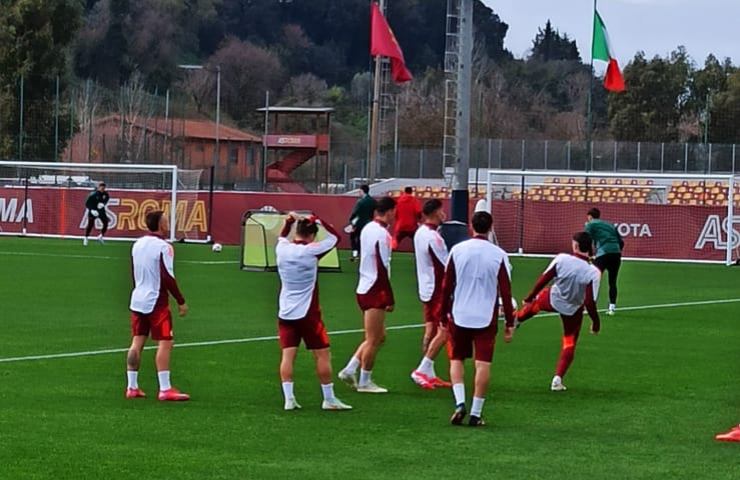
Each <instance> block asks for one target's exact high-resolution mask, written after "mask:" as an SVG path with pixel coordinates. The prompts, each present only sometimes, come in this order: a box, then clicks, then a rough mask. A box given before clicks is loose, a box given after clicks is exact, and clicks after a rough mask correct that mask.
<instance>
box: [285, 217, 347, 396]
mask: <svg viewBox="0 0 740 480" xmlns="http://www.w3.org/2000/svg"><path fill="white" fill-rule="evenodd" d="M296 221H297V224H296V234H295V239H294V240H293V241H292V242H291V241H289V240H288V234H290V230H291V227H292V226H293V224H294V223H296ZM319 225H324V228H326V231H327V236H326V238H325V239H324V240H322V241H320V242H314V240H316V234H317V233H318V232H319V227H318V226H319ZM338 239H339V236H338V235H337V232H336V231H335V230H334V228H332V226H331V225H329V224H328V223H323V224H322V223H321V220H319V219H317V218H315V217H311V218H302V219H300V220H299V219H298V217H297V216H296V215H295V214H293V213H291V214H290V215H289V216H288V218H287V219H286V221H285V226H284V227H283V231H282V233H281V234H280V238H279V239H278V244H277V247H276V248H275V254H276V258H277V268H278V274H279V275H280V283H281V287H280V300H279V307H280V312H279V313H278V333H279V338H280V347H281V348H282V351H283V353H282V360H281V361H280V379H281V381H282V384H283V395H284V396H285V410H295V409H297V408H301V406H300V405H299V404H298V402H296V399H295V396H294V395H293V364H294V363H295V358H296V354H297V353H298V346H299V345H300V344H301V340H303V341H304V343H305V344H306V348H307V349H309V350H311V351H312V352H313V355H314V359H315V360H316V374H317V375H318V377H319V381H320V382H321V391H322V393H323V395H324V401H323V403H322V404H321V408H322V409H324V410H350V409H351V408H352V407H350V406H349V405H346V404H344V403H342V402H341V401H340V400H339V399H338V398H337V397H335V396H334V384H333V383H332V381H331V377H332V373H331V352H330V350H329V336H328V335H327V333H326V328H325V327H324V322H323V321H322V319H321V307H320V306H319V285H318V280H319V277H318V269H319V260H320V259H321V257H323V256H324V255H326V254H327V253H329V252H330V251H331V250H332V249H333V248H334V246H335V245H336V244H337V240H338Z"/></svg>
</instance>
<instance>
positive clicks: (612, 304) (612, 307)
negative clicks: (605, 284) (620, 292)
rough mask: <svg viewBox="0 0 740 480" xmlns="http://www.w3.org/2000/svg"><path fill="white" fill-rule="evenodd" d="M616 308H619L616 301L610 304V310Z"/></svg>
mask: <svg viewBox="0 0 740 480" xmlns="http://www.w3.org/2000/svg"><path fill="white" fill-rule="evenodd" d="M616 309H617V305H616V304H615V303H610V304H609V310H616Z"/></svg>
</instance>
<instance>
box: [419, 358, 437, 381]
mask: <svg viewBox="0 0 740 480" xmlns="http://www.w3.org/2000/svg"><path fill="white" fill-rule="evenodd" d="M417 370H419V371H420V372H421V373H423V374H424V375H426V376H427V377H430V378H434V377H436V375H435V374H434V360H432V359H431V358H429V357H426V356H425V357H424V358H422V359H421V363H420V364H419V368H417Z"/></svg>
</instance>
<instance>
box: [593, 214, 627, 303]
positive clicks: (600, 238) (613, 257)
mask: <svg viewBox="0 0 740 480" xmlns="http://www.w3.org/2000/svg"><path fill="white" fill-rule="evenodd" d="M587 216H588V222H586V232H587V233H588V234H589V235H591V238H593V240H594V247H595V249H596V256H595V258H594V265H595V266H596V268H598V269H599V270H601V273H602V274H603V273H604V271H606V272H607V273H608V274H609V310H608V311H607V314H608V315H614V312H615V311H616V310H617V276H618V275H619V267H620V266H621V265H622V249H624V240H622V236H621V235H619V231H617V227H615V226H614V225H613V224H611V223H609V222H605V221H604V220H601V211H600V210H599V209H598V208H592V209H591V210H589V211H588V214H587Z"/></svg>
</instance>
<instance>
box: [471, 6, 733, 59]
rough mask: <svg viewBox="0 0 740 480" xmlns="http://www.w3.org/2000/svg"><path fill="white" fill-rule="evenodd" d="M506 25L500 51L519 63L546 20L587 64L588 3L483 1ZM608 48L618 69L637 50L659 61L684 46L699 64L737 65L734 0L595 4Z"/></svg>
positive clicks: (588, 54) (590, 27)
mask: <svg viewBox="0 0 740 480" xmlns="http://www.w3.org/2000/svg"><path fill="white" fill-rule="evenodd" d="M483 2H484V3H485V4H486V5H488V6H489V7H491V8H493V10H494V12H496V13H497V14H498V15H499V17H501V19H502V20H503V21H504V22H506V23H507V24H509V32H508V33H507V34H506V43H505V46H506V48H508V49H509V50H510V51H511V52H512V53H513V54H514V56H515V57H517V58H521V57H523V56H524V55H525V54H526V53H527V51H528V50H529V49H530V48H531V46H532V39H533V38H534V36H535V34H536V33H537V28H538V27H542V26H543V25H544V24H545V22H546V21H547V20H548V18H549V19H550V20H551V21H552V23H553V26H554V27H555V28H557V29H558V30H560V32H561V33H567V34H568V36H569V37H571V38H574V39H575V40H576V42H577V44H578V50H579V51H580V52H581V58H582V59H583V61H584V62H588V61H589V60H590V53H591V30H592V25H593V24H592V22H593V13H592V12H593V0H483ZM598 8H599V12H600V13H601V16H602V18H603V19H604V22H605V23H606V27H607V29H608V31H609V36H610V37H611V40H612V44H613V48H614V50H615V53H616V55H617V58H618V59H619V64H620V65H622V66H624V65H625V63H626V62H628V61H629V60H630V59H632V57H634V55H635V53H636V52H637V51H639V50H643V51H645V53H646V54H647V55H648V57H652V56H653V55H656V54H657V55H661V56H665V55H667V54H668V53H669V52H671V51H672V50H674V49H675V48H676V47H677V46H678V45H684V46H685V47H686V49H687V50H688V52H689V55H691V57H692V58H693V59H694V61H695V62H696V63H697V64H699V65H703V64H704V59H705V58H706V57H707V55H708V54H709V53H714V55H715V56H717V57H718V58H719V59H720V60H722V59H724V58H725V57H731V58H732V59H733V61H734V63H735V64H738V63H740V30H739V29H738V27H737V22H738V21H739V20H740V0H599V3H598Z"/></svg>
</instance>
